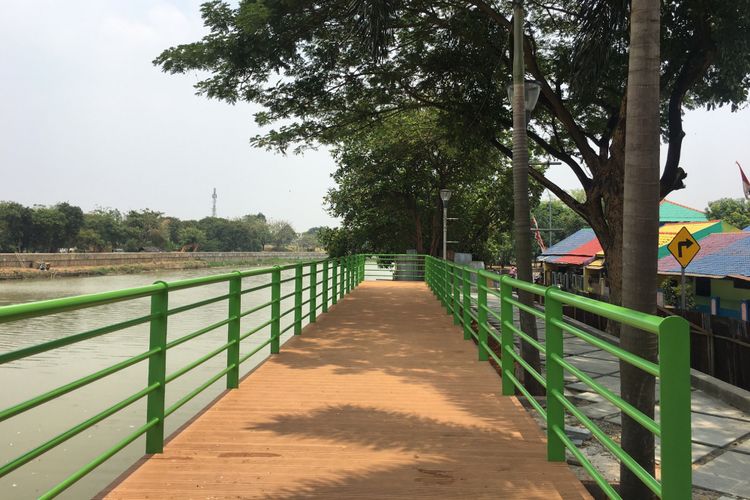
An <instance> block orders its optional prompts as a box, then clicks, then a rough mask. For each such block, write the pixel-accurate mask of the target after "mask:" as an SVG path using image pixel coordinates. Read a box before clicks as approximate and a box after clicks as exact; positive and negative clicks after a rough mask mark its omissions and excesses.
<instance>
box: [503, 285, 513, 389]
mask: <svg viewBox="0 0 750 500" xmlns="http://www.w3.org/2000/svg"><path fill="white" fill-rule="evenodd" d="M508 279H510V278H509V277H508V276H503V277H502V278H500V320H501V323H502V326H501V328H500V345H501V355H500V361H501V362H502V363H501V365H502V367H501V368H502V383H503V396H512V395H513V394H514V393H515V388H514V387H513V382H512V381H511V380H510V377H508V376H507V375H513V366H514V360H513V357H512V356H511V355H510V354H508V352H510V351H511V350H513V349H514V347H513V331H512V330H511V329H510V328H509V327H508V326H506V325H510V326H513V304H511V303H510V302H508V299H510V298H512V297H513V285H511V284H510V283H509V282H508Z"/></svg>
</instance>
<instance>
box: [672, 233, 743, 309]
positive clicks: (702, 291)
mask: <svg viewBox="0 0 750 500" xmlns="http://www.w3.org/2000/svg"><path fill="white" fill-rule="evenodd" d="M730 227H731V226H730ZM699 243H700V246H701V250H700V252H699V253H698V255H696V256H695V258H694V259H693V261H692V262H691V263H690V265H689V266H688V267H687V268H685V276H686V277H687V281H688V283H689V284H692V286H693V290H694V293H695V302H696V308H697V309H698V310H700V311H702V312H706V313H711V314H714V315H718V316H728V317H733V318H742V319H745V320H748V319H750V318H748V309H747V308H748V301H750V232H747V231H739V232H725V233H714V234H710V235H708V236H706V237H705V238H702V239H701V240H700V241H699ZM659 276H660V277H661V278H664V277H671V278H675V280H676V281H677V282H679V276H680V264H679V263H678V262H677V261H676V260H675V259H674V257H672V255H667V256H665V257H662V258H661V259H659Z"/></svg>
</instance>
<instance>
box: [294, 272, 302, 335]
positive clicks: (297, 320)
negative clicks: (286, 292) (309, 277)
mask: <svg viewBox="0 0 750 500" xmlns="http://www.w3.org/2000/svg"><path fill="white" fill-rule="evenodd" d="M303 267H304V265H303V264H297V265H296V266H294V334H295V335H299V334H301V333H302V271H303Z"/></svg>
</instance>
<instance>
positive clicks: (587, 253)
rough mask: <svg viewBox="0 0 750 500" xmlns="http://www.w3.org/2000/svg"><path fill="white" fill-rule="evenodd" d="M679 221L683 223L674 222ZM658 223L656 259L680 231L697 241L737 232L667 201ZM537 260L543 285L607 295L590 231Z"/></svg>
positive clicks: (601, 257)
mask: <svg viewBox="0 0 750 500" xmlns="http://www.w3.org/2000/svg"><path fill="white" fill-rule="evenodd" d="M679 219H683V220H682V221H680V222H675V221H676V220H679ZM659 221H660V223H661V226H660V228H659V253H658V257H659V258H663V257H665V256H667V255H669V249H668V248H667V245H668V244H669V242H670V241H672V239H673V238H674V237H675V235H676V234H677V232H678V231H679V230H680V229H681V228H682V227H686V228H687V229H688V231H690V233H691V234H692V235H693V237H694V238H695V239H696V240H698V241H700V240H702V239H703V238H706V237H707V236H709V235H711V234H715V233H725V232H736V231H739V230H738V229H737V228H735V227H734V226H732V225H730V224H727V223H725V222H723V221H720V220H711V221H710V220H708V218H707V217H706V214H705V213H704V212H701V211H700V210H696V209H694V208H690V207H686V206H684V205H680V204H679V203H674V202H672V201H669V200H663V201H662V202H661V203H660V205H659ZM537 260H538V261H539V262H541V263H542V264H543V268H544V283H545V284H548V285H560V286H561V287H562V288H564V289H566V290H572V291H577V292H585V293H591V294H594V295H598V296H600V297H607V296H608V295H609V290H608V286H607V281H606V280H607V275H606V261H605V258H604V252H603V250H602V247H601V245H600V244H599V240H598V239H597V238H596V235H595V234H594V231H593V230H592V229H589V228H584V229H581V230H579V231H577V232H576V233H574V234H572V235H570V236H568V237H567V238H565V239H564V240H562V241H560V242H558V243H556V244H555V245H553V246H551V247H550V248H548V249H547V250H545V251H544V252H542V254H541V255H540V256H539V257H538V258H537Z"/></svg>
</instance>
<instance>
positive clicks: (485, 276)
mask: <svg viewBox="0 0 750 500" xmlns="http://www.w3.org/2000/svg"><path fill="white" fill-rule="evenodd" d="M425 266H426V270H425V272H426V281H427V284H428V286H429V287H430V288H431V289H432V291H433V292H434V293H435V295H436V296H437V298H438V299H439V300H440V302H441V303H442V305H443V306H444V307H445V308H446V310H447V312H448V313H449V314H451V315H452V316H453V321H454V323H455V324H456V325H461V326H462V328H463V334H464V338H465V339H471V338H473V339H475V340H476V341H477V346H478V357H479V360H481V361H486V360H488V359H489V358H490V357H491V358H492V359H494V360H495V361H496V362H497V364H498V365H499V366H500V367H501V372H502V393H503V394H504V395H513V394H514V393H515V391H516V390H517V391H518V392H520V393H521V394H522V395H524V396H525V397H526V398H527V401H528V402H529V404H531V405H532V406H533V407H534V409H535V410H536V411H537V412H538V413H539V414H540V415H541V417H542V418H543V419H544V420H545V421H546V422H547V458H548V460H550V461H555V462H562V461H564V460H565V450H566V448H567V449H568V450H569V451H570V453H571V454H572V455H573V456H574V457H575V458H576V459H578V461H579V462H580V463H581V464H582V466H583V468H584V469H585V470H586V471H587V472H588V473H589V474H590V475H591V477H592V478H593V479H594V481H595V482H596V483H597V484H598V485H599V487H600V488H601V489H602V490H603V491H604V492H605V494H606V495H607V496H608V497H609V498H620V496H619V495H618V493H617V491H616V490H615V489H614V488H613V487H612V486H611V485H610V484H609V483H608V482H607V480H606V479H605V478H604V476H603V475H602V474H601V473H600V472H599V471H598V470H597V469H596V468H595V467H594V466H593V465H592V463H591V462H590V461H589V460H588V459H587V458H586V456H585V455H584V454H583V453H582V452H581V450H579V449H578V448H577V447H576V446H575V444H574V443H573V442H572V441H571V439H570V438H569V437H568V436H567V435H566V434H565V413H566V411H567V412H568V413H569V414H570V415H572V416H573V417H575V418H576V419H577V420H578V421H579V422H580V423H581V424H582V425H583V426H584V427H586V428H587V429H588V430H589V431H591V433H592V435H593V436H594V437H595V438H596V439H597V440H598V441H599V442H600V443H601V444H602V445H603V446H604V447H605V448H606V449H607V450H608V451H609V452H610V453H612V455H614V456H615V457H616V458H617V459H618V460H619V461H620V462H621V463H623V464H625V466H626V467H627V468H628V469H630V470H631V471H632V472H633V473H634V474H635V475H636V476H637V477H638V478H639V479H640V480H641V481H643V483H644V484H645V485H647V486H648V488H649V489H650V490H651V491H653V492H654V494H656V495H657V496H659V497H661V498H664V499H667V500H678V499H685V498H690V497H691V491H692V479H691V478H692V469H691V452H690V447H691V444H690V335H689V334H690V330H689V326H688V323H687V322H686V321H685V320H684V319H683V318H680V317H674V316H673V317H668V318H660V317H657V316H651V315H648V314H643V313H639V312H635V311H631V310H628V309H625V308H623V307H619V306H614V305H612V304H608V303H604V302H599V301H595V300H592V299H588V298H585V297H580V296H578V295H573V294H570V293H566V292H563V291H561V290H559V289H558V288H556V287H543V286H539V285H534V284H531V283H527V282H524V281H520V280H517V279H513V278H510V277H509V276H502V277H501V276H500V275H498V274H495V273H490V272H487V271H484V270H477V269H472V268H469V267H466V266H460V265H456V264H454V263H451V262H447V261H444V260H440V259H436V258H433V257H426V258H425ZM498 285H499V290H498V289H497V286H498ZM473 288H476V291H477V293H476V298H475V297H474V296H472V293H471V291H472V289H473ZM514 291H515V292H518V291H521V292H527V293H530V294H533V295H537V296H541V297H544V308H543V309H542V308H538V307H535V306H528V305H526V304H524V303H522V302H521V301H520V300H518V298H516V297H515V296H514ZM488 296H494V297H495V298H496V299H497V300H498V301H499V305H500V312H499V314H498V312H497V311H496V310H495V309H493V308H491V307H490V305H489V304H488ZM566 305H567V306H574V307H576V308H579V309H583V310H585V311H588V312H591V313H593V314H597V315H599V316H602V317H605V318H607V319H609V320H612V321H617V322H619V323H621V324H625V325H630V326H632V327H635V328H639V329H641V330H643V331H645V332H648V333H651V334H654V335H656V336H657V337H658V344H659V362H658V364H657V363H653V362H651V361H648V360H645V359H643V358H640V357H638V356H635V355H633V354H632V353H630V352H627V351H626V350H624V349H622V348H620V347H619V346H617V345H614V344H612V343H610V342H606V341H604V340H601V339H600V338H598V337H595V336H593V335H591V334H590V333H588V332H585V331H584V330H582V329H581V328H578V327H577V326H575V325H573V324H571V323H570V322H569V321H566V318H565V316H564V315H563V306H566ZM514 309H518V310H521V311H525V312H527V313H529V314H531V315H533V316H535V317H536V318H539V319H540V320H543V321H545V326H546V328H545V329H546V334H545V337H546V339H545V341H541V342H540V341H539V340H536V339H534V338H532V337H531V336H529V335H528V334H526V333H525V332H523V331H521V329H519V328H518V327H516V326H515V324H514V321H513V315H514ZM490 320H494V322H496V323H498V324H499V325H500V328H499V329H498V328H495V327H494V326H493V325H492V321H490ZM474 322H475V324H476V331H475V330H474V328H472V324H473V323H474ZM563 332H568V333H569V334H572V335H574V336H575V337H577V338H579V339H582V340H584V341H586V342H588V343H589V344H591V345H593V346H595V347H597V348H599V349H602V350H604V351H606V352H608V353H610V354H612V355H614V356H616V357H617V358H619V359H620V360H622V361H624V362H626V363H629V364H631V365H633V366H636V367H638V368H640V369H641V370H643V371H645V372H646V373H649V374H651V375H653V376H654V377H658V378H659V379H660V382H661V385H660V389H659V392H660V405H661V413H660V417H659V422H656V421H655V420H654V419H653V418H651V417H649V416H647V415H645V414H643V413H642V412H640V411H639V410H638V409H636V408H635V407H633V406H632V405H630V404H629V403H627V402H626V401H624V400H623V399H622V398H620V397H619V396H618V395H617V394H615V393H614V392H612V391H611V390H609V389H607V388H606V387H604V386H603V385H601V384H600V383H598V382H597V381H596V380H594V379H592V378H591V377H589V376H588V375H586V373H584V372H583V371H582V370H580V369H579V368H577V367H576V366H574V365H573V364H571V363H569V362H568V361H566V360H565V358H564V354H563V347H564V346H563ZM489 338H493V339H494V340H495V341H497V343H498V344H499V346H500V351H501V352H500V353H496V352H494V351H493V350H492V349H491V348H490V345H489V343H488V339H489ZM516 338H519V339H522V340H523V341H525V342H527V343H528V344H531V345H532V346H533V347H534V348H536V349H537V350H538V351H539V352H540V354H542V355H544V356H545V357H546V373H544V374H542V373H539V372H538V371H536V370H535V369H534V368H533V367H532V366H530V365H529V364H528V363H527V362H526V361H525V360H524V359H523V358H522V357H521V356H520V355H519V353H518V352H517V350H516V348H515V340H516ZM515 364H518V365H520V366H521V367H522V368H523V369H524V370H525V371H526V372H527V373H529V374H530V375H531V376H532V377H534V378H535V379H536V380H537V381H538V382H539V383H540V384H541V386H542V387H544V388H545V391H546V402H547V407H546V409H545V408H543V407H542V406H541V405H540V404H539V402H538V401H537V400H536V399H535V398H534V397H533V396H532V395H531V394H529V392H528V391H527V390H526V388H525V387H524V386H523V384H521V382H520V381H519V380H518V379H517V378H516V376H515V373H514V368H515ZM566 371H567V372H568V373H570V374H572V375H573V376H574V377H576V378H577V379H578V380H580V381H581V382H583V383H584V384H585V385H587V386H588V387H590V388H591V390H592V391H594V392H596V393H597V394H599V395H600V396H602V397H603V398H604V399H606V400H607V401H608V402H610V403H611V404H612V405H614V406H615V407H617V408H618V409H619V410H620V411H622V412H623V413H625V414H626V415H628V416H629V417H630V418H632V419H633V420H635V421H636V422H638V423H639V424H641V425H642V426H643V427H645V428H646V429H648V430H649V431H650V432H652V433H653V434H654V435H655V436H656V437H658V438H660V439H661V481H659V480H657V479H656V478H655V477H653V476H652V475H651V474H649V473H648V472H647V471H645V470H644V469H643V468H642V467H641V466H640V465H639V464H638V463H637V462H636V461H635V460H634V459H633V458H632V457H631V456H630V455H628V454H627V453H626V452H625V451H624V450H623V449H622V448H621V447H620V446H619V444H617V443H616V442H615V441H614V440H613V439H612V438H610V437H609V436H608V435H607V434H606V433H605V432H604V431H603V430H602V429H601V428H599V427H598V426H597V425H596V424H595V423H594V422H593V421H592V420H591V419H590V418H588V417H587V416H586V415H585V414H584V413H583V412H582V411H581V410H579V409H578V408H577V407H576V406H575V405H574V403H573V402H572V401H571V400H570V399H569V398H567V397H566V396H565V393H564V372H566Z"/></svg>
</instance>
